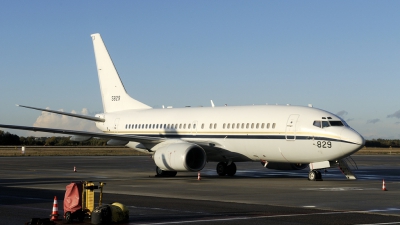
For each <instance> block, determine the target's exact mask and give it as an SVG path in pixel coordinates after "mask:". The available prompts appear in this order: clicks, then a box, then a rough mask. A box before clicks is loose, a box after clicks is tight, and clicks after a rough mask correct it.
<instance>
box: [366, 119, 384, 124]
mask: <svg viewBox="0 0 400 225" xmlns="http://www.w3.org/2000/svg"><path fill="white" fill-rule="evenodd" d="M380 121H381V120H380V119H372V120H368V121H367V123H373V124H375V123H377V122H380Z"/></svg>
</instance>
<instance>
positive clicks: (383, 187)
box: [382, 180, 387, 191]
mask: <svg viewBox="0 0 400 225" xmlns="http://www.w3.org/2000/svg"><path fill="white" fill-rule="evenodd" d="M382 191H387V189H386V184H385V180H383V181H382Z"/></svg>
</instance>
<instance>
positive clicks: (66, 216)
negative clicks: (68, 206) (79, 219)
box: [65, 211, 72, 223]
mask: <svg viewBox="0 0 400 225" xmlns="http://www.w3.org/2000/svg"><path fill="white" fill-rule="evenodd" d="M65 221H66V223H71V222H72V215H71V212H70V211H68V212H66V213H65Z"/></svg>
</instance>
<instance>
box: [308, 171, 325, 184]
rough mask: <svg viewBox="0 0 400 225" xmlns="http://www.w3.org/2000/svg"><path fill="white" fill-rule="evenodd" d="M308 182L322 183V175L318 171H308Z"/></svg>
mask: <svg viewBox="0 0 400 225" xmlns="http://www.w3.org/2000/svg"><path fill="white" fill-rule="evenodd" d="M308 180H310V181H322V175H321V172H320V171H319V170H310V172H309V173H308Z"/></svg>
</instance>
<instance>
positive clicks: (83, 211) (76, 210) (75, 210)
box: [64, 181, 106, 223]
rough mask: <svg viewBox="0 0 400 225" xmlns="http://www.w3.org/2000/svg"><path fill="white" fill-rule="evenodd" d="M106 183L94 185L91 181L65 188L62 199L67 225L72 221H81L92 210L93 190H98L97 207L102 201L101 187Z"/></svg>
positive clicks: (76, 183) (75, 183)
mask: <svg viewBox="0 0 400 225" xmlns="http://www.w3.org/2000/svg"><path fill="white" fill-rule="evenodd" d="M105 184H106V183H103V182H100V183H99V185H98V186H97V185H94V183H93V182H92V181H82V182H74V183H71V184H69V185H67V187H66V192H65V197H64V218H65V220H66V222H67V223H70V222H72V220H74V219H78V220H79V221H81V222H82V221H83V219H84V218H85V216H90V215H91V214H92V212H93V210H94V201H95V200H94V190H95V189H100V198H99V205H101V204H102V200H103V187H104V185H105Z"/></svg>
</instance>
